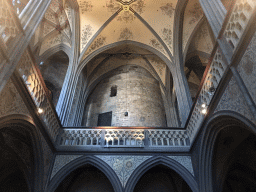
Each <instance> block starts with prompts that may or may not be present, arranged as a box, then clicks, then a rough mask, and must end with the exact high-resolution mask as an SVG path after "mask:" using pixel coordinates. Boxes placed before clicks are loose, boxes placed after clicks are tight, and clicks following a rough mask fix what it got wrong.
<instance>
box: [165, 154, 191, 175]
mask: <svg viewBox="0 0 256 192" xmlns="http://www.w3.org/2000/svg"><path fill="white" fill-rule="evenodd" d="M168 157H169V158H171V159H173V160H175V161H177V162H178V163H180V164H181V165H183V167H185V168H186V169H187V170H188V171H189V172H190V173H191V174H192V175H193V176H195V174H194V170H193V166H192V161H191V157H190V156H168Z"/></svg>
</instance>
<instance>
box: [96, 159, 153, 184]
mask: <svg viewBox="0 0 256 192" xmlns="http://www.w3.org/2000/svg"><path fill="white" fill-rule="evenodd" d="M96 157H98V158H100V159H101V160H103V161H104V162H106V163H107V164H108V165H109V166H110V167H111V168H112V169H113V170H114V171H115V173H116V174H117V176H118V178H119V179H120V182H121V183H122V186H123V187H124V188H125V185H126V183H127V181H128V179H129V177H130V176H131V174H132V173H133V171H134V170H135V169H136V168H137V167H138V166H139V165H140V164H141V163H143V162H144V161H146V160H147V159H149V158H150V157H151V156H121V155H120V156H103V155H97V156H96Z"/></svg>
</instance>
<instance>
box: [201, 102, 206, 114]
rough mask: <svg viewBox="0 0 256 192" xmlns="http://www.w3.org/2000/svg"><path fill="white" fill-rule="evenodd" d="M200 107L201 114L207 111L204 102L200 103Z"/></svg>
mask: <svg viewBox="0 0 256 192" xmlns="http://www.w3.org/2000/svg"><path fill="white" fill-rule="evenodd" d="M201 107H202V110H201V112H202V113H203V114H206V113H207V105H206V104H205V103H203V104H202V105H201Z"/></svg>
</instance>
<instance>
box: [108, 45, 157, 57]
mask: <svg viewBox="0 0 256 192" xmlns="http://www.w3.org/2000/svg"><path fill="white" fill-rule="evenodd" d="M125 52H129V53H136V54H143V55H145V54H146V55H153V53H152V52H150V51H148V50H147V49H143V48H141V47H137V46H134V45H130V44H125V45H120V46H118V47H114V48H112V49H109V50H107V51H105V52H104V53H108V54H115V53H125Z"/></svg>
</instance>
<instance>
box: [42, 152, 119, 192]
mask: <svg viewBox="0 0 256 192" xmlns="http://www.w3.org/2000/svg"><path fill="white" fill-rule="evenodd" d="M84 165H92V166H94V167H96V168H97V169H99V170H100V171H101V172H102V173H103V174H104V175H105V176H106V177H107V178H108V180H109V181H110V183H111V184H112V186H113V189H114V191H115V192H121V191H123V189H122V185H121V182H120V180H119V179H118V177H117V175H116V173H115V172H114V171H113V169H112V168H111V167H110V166H109V165H108V164H107V163H105V162H104V161H102V160H101V159H99V158H97V157H94V156H82V157H80V158H77V159H76V160H74V161H71V162H70V163H68V164H67V165H65V166H64V167H62V168H61V169H60V171H59V172H58V173H56V175H55V176H54V177H53V178H52V180H51V182H50V184H49V186H48V187H47V191H49V192H54V191H55V190H56V189H57V187H58V186H59V184H60V183H61V182H62V181H63V179H64V178H66V177H67V176H68V175H69V173H71V172H72V171H74V170H76V169H78V168H80V167H82V166H84Z"/></svg>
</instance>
